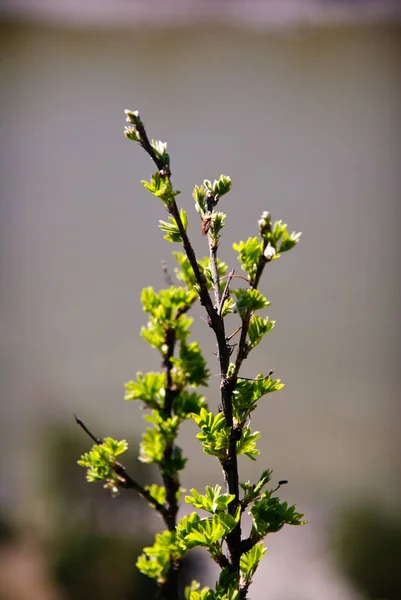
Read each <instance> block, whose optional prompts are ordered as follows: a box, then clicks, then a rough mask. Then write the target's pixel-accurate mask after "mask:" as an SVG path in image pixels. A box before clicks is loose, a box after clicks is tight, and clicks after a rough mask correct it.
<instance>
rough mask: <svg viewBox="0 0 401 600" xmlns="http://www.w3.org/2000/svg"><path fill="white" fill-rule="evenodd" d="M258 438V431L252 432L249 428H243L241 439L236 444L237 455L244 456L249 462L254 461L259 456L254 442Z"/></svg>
mask: <svg viewBox="0 0 401 600" xmlns="http://www.w3.org/2000/svg"><path fill="white" fill-rule="evenodd" d="M259 438H260V433H259V431H254V432H252V430H251V428H250V427H244V429H243V430H242V435H241V438H240V439H239V440H238V442H237V454H245V455H246V456H248V458H250V459H251V460H256V457H257V456H258V455H259V454H260V452H259V450H258V449H257V448H256V440H258V439H259Z"/></svg>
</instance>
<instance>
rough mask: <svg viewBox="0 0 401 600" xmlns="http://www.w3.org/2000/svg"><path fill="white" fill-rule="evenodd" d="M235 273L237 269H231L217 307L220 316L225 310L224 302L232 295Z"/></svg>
mask: <svg viewBox="0 0 401 600" xmlns="http://www.w3.org/2000/svg"><path fill="white" fill-rule="evenodd" d="M234 273H235V269H233V270H232V271H230V272H229V274H228V277H227V281H226V287H225V288H224V291H223V295H222V297H221V300H220V304H219V307H218V309H217V314H218V315H219V317H221V313H222V312H223V308H224V304H225V302H226V300H228V298H229V296H230V283H231V280H232V278H233V277H234ZM228 339H229V338H228Z"/></svg>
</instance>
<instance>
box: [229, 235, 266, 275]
mask: <svg viewBox="0 0 401 600" xmlns="http://www.w3.org/2000/svg"><path fill="white" fill-rule="evenodd" d="M233 248H234V250H235V251H236V252H238V260H239V262H240V264H241V268H242V270H243V271H245V273H247V274H248V277H249V281H250V282H251V283H252V281H253V280H254V278H255V275H256V273H257V270H258V267H259V262H260V261H261V260H262V257H263V242H260V241H259V240H258V238H256V237H254V238H248V240H247V241H246V242H239V243H238V244H233Z"/></svg>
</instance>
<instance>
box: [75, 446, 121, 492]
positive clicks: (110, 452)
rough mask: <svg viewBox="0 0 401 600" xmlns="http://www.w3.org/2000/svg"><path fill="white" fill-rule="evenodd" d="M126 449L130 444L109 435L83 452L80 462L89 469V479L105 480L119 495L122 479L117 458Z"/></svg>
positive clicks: (111, 489)
mask: <svg viewBox="0 0 401 600" xmlns="http://www.w3.org/2000/svg"><path fill="white" fill-rule="evenodd" d="M126 450H128V444H127V442H126V441H125V440H121V441H117V440H114V439H113V438H111V437H107V438H106V439H105V440H104V442H103V443H102V444H95V445H94V446H93V448H92V450H90V451H89V452H86V453H85V454H83V455H82V456H81V458H80V460H79V461H78V464H79V465H80V466H81V467H85V468H86V469H87V474H86V479H87V481H89V482H94V481H105V482H106V483H105V485H104V487H105V488H106V489H109V490H110V491H111V493H112V494H113V495H117V494H118V485H119V483H120V480H119V476H118V474H117V473H116V470H115V468H116V465H117V460H116V458H117V456H119V455H120V454H123V453H124V452H125V451H126Z"/></svg>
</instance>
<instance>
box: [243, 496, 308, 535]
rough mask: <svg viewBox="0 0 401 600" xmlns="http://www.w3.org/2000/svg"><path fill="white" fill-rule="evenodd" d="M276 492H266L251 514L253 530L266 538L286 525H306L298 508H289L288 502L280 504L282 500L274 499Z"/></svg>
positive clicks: (256, 502)
mask: <svg viewBox="0 0 401 600" xmlns="http://www.w3.org/2000/svg"><path fill="white" fill-rule="evenodd" d="M273 493H274V490H272V491H270V492H265V493H264V494H263V495H262V497H261V499H260V500H256V501H255V503H254V505H253V506H252V507H251V509H250V512H249V514H250V515H252V520H253V526H252V529H253V530H254V531H255V532H257V534H259V536H260V537H264V536H265V535H267V534H268V533H275V532H277V531H279V530H280V529H281V528H282V527H284V525H286V524H287V525H304V524H305V521H302V520H301V519H302V517H303V515H302V514H301V513H298V512H296V506H295V505H294V506H288V503H287V502H280V498H277V497H273V496H272V495H273ZM251 535H252V534H251Z"/></svg>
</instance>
